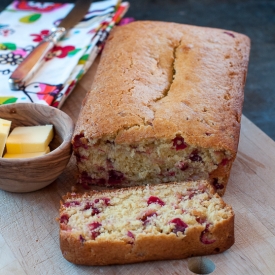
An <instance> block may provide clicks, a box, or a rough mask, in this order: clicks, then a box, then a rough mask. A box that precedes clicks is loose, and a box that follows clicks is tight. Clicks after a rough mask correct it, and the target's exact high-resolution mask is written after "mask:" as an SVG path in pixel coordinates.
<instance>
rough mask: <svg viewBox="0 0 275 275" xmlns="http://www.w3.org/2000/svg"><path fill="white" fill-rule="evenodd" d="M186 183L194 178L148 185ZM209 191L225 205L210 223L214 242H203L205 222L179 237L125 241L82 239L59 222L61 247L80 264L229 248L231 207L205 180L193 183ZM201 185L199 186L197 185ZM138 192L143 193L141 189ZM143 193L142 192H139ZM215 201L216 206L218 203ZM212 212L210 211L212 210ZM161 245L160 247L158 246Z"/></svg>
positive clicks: (73, 198)
mask: <svg viewBox="0 0 275 275" xmlns="http://www.w3.org/2000/svg"><path fill="white" fill-rule="evenodd" d="M183 185H184V186H185V187H183V188H189V187H191V186H193V187H194V182H193V183H192V182H185V183H170V184H165V185H162V187H161V186H160V185H158V186H151V187H150V188H152V189H154V188H163V187H165V189H170V190H173V187H176V186H183ZM196 186H198V188H199V189H200V188H202V189H203V190H205V191H206V192H207V194H209V197H210V198H215V199H218V200H217V201H216V203H217V204H218V205H219V208H220V209H225V213H226V215H227V217H226V218H224V219H221V220H219V221H217V222H215V223H214V224H212V226H210V227H209V231H208V230H207V232H206V233H205V234H207V236H206V239H207V240H215V241H214V242H211V241H210V242H209V243H207V242H204V241H203V240H202V235H203V234H204V233H203V232H205V230H206V228H207V225H205V224H199V223H198V224H197V225H196V226H191V227H190V228H188V230H187V232H186V235H185V236H184V237H183V238H181V237H179V236H177V234H174V233H169V234H165V233H159V234H153V233H148V232H147V233H140V234H137V235H136V238H135V240H134V242H132V243H127V242H126V241H124V240H119V239H117V240H116V239H113V240H112V241H110V240H108V239H95V240H90V239H85V240H84V238H83V239H82V240H81V239H80V235H79V232H78V231H77V230H76V231H74V230H71V229H70V228H67V227H66V226H62V224H60V247H61V251H62V254H63V256H64V257H65V258H66V259H67V260H68V261H70V262H72V263H75V264H83V265H110V264H128V263H135V262H143V261H152V260H169V259H183V258H187V257H192V256H202V255H209V254H217V253H221V252H223V251H225V250H227V249H229V248H230V247H231V246H232V245H233V243H234V213H233V210H232V208H231V207H230V206H229V205H227V204H226V203H225V202H224V201H223V200H222V199H221V198H220V197H219V196H218V195H217V194H216V193H215V192H214V190H213V188H212V187H211V186H210V185H209V184H208V183H207V182H206V181H200V182H198V184H197V185H196ZM199 186H200V187H199ZM144 188H146V187H144V186H139V187H131V188H124V189H117V190H106V191H102V192H98V191H96V192H95V191H90V192H87V193H85V194H82V195H81V194H75V193H72V194H67V195H66V196H64V197H63V199H64V201H76V200H77V199H80V198H82V199H84V201H86V200H87V198H88V197H89V198H90V200H91V201H92V200H93V199H94V198H97V197H98V196H101V197H105V196H106V197H109V198H111V197H117V195H118V194H117V193H118V192H120V193H121V192H122V193H127V192H129V191H130V193H131V191H132V192H134V191H137V190H142V189H144ZM139 194H142V193H141V192H140V193H139ZM141 196H142V195H141ZM218 205H217V206H218ZM193 210H194V211H193V214H194V215H198V216H199V215H200V213H199V212H198V211H197V212H196V209H193ZM64 213H66V207H64V204H63V203H61V208H60V215H62V214H64ZM211 215H212V214H211ZM159 247H161V249H159Z"/></svg>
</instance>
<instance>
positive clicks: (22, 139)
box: [6, 125, 53, 154]
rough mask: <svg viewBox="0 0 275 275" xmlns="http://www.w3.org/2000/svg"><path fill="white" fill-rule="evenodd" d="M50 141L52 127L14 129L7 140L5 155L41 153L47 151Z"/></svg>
mask: <svg viewBox="0 0 275 275" xmlns="http://www.w3.org/2000/svg"><path fill="white" fill-rule="evenodd" d="M52 139H53V126H52V125H45V126H25V127H16V128H14V129H13V130H12V132H11V133H10V135H9V136H8V138H7V142H6V147H7V153H8V154H22V153H36V152H43V151H45V150H46V149H47V147H48V145H49V143H50V142H51V140H52Z"/></svg>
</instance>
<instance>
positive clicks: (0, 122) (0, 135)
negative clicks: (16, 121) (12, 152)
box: [0, 118, 11, 158]
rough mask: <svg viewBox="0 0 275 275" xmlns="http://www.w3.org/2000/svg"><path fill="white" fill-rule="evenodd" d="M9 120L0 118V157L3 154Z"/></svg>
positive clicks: (9, 125) (8, 130) (8, 129)
mask: <svg viewBox="0 0 275 275" xmlns="http://www.w3.org/2000/svg"><path fill="white" fill-rule="evenodd" d="M10 127H11V121H9V120H6V119H2V118H0V158H1V157H2V155H3V152H4V148H5V144H6V140H7V137H8V134H9V132H10Z"/></svg>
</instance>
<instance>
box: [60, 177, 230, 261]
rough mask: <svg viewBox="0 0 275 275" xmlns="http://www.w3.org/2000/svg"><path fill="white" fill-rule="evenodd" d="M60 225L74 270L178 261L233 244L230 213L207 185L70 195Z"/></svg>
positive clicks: (129, 189) (65, 200)
mask: <svg viewBox="0 0 275 275" xmlns="http://www.w3.org/2000/svg"><path fill="white" fill-rule="evenodd" d="M59 220H60V246H61V250H62V253H63V256H64V257H65V258H66V259H67V260H68V261H70V262H72V263H75V264H83V265H110V264H126V263H134V262H142V261H152V260H164V259H182V258H186V257H191V256H198V255H208V254H216V253H221V252H223V251H225V250H226V249H228V248H230V247H231V246H232V244H233V243H234V213H233V211H232V208H231V207H230V206H229V205H227V204H226V203H225V202H224V201H223V200H222V199H221V197H220V196H219V195H218V194H217V193H215V192H214V189H213V188H212V187H211V185H210V184H209V183H208V182H207V181H205V180H201V181H199V182H195V181H191V182H184V183H168V184H157V185H151V186H137V187H130V188H122V189H112V190H107V191H101V192H93V191H90V192H88V193H85V194H83V195H79V194H75V193H71V194H68V195H67V196H65V197H64V202H62V204H61V208H60V218H59ZM160 248H161V249H160Z"/></svg>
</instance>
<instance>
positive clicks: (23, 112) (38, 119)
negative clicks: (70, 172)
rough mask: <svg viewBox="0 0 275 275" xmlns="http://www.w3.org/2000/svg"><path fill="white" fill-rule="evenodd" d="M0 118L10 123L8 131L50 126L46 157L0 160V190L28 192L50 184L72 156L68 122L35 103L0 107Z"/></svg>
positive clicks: (69, 120)
mask: <svg viewBox="0 0 275 275" xmlns="http://www.w3.org/2000/svg"><path fill="white" fill-rule="evenodd" d="M0 118H2V119H7V120H10V121H12V125H11V129H13V128H15V127H17V126H34V125H46V124H52V125H53V126H54V138H53V140H52V142H51V143H50V149H51V152H50V153H48V154H46V155H44V156H40V157H34V158H25V159H4V158H0V189H2V190H6V191H10V192H30V191H35V190H38V189H41V188H43V187H45V186H47V185H49V184H50V183H52V182H53V181H54V180H55V179H56V178H57V177H58V176H59V175H60V174H61V173H62V172H63V170H64V169H65V167H66V166H67V164H68V162H69V160H70V156H71V154H72V147H71V137H72V134H73V130H74V124H73V121H72V119H71V118H70V117H69V116H68V115H67V114H65V113H64V112H62V111H60V110H58V109H56V108H53V107H50V106H47V105H41V104H35V103H16V104H8V105H1V106H0Z"/></svg>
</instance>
